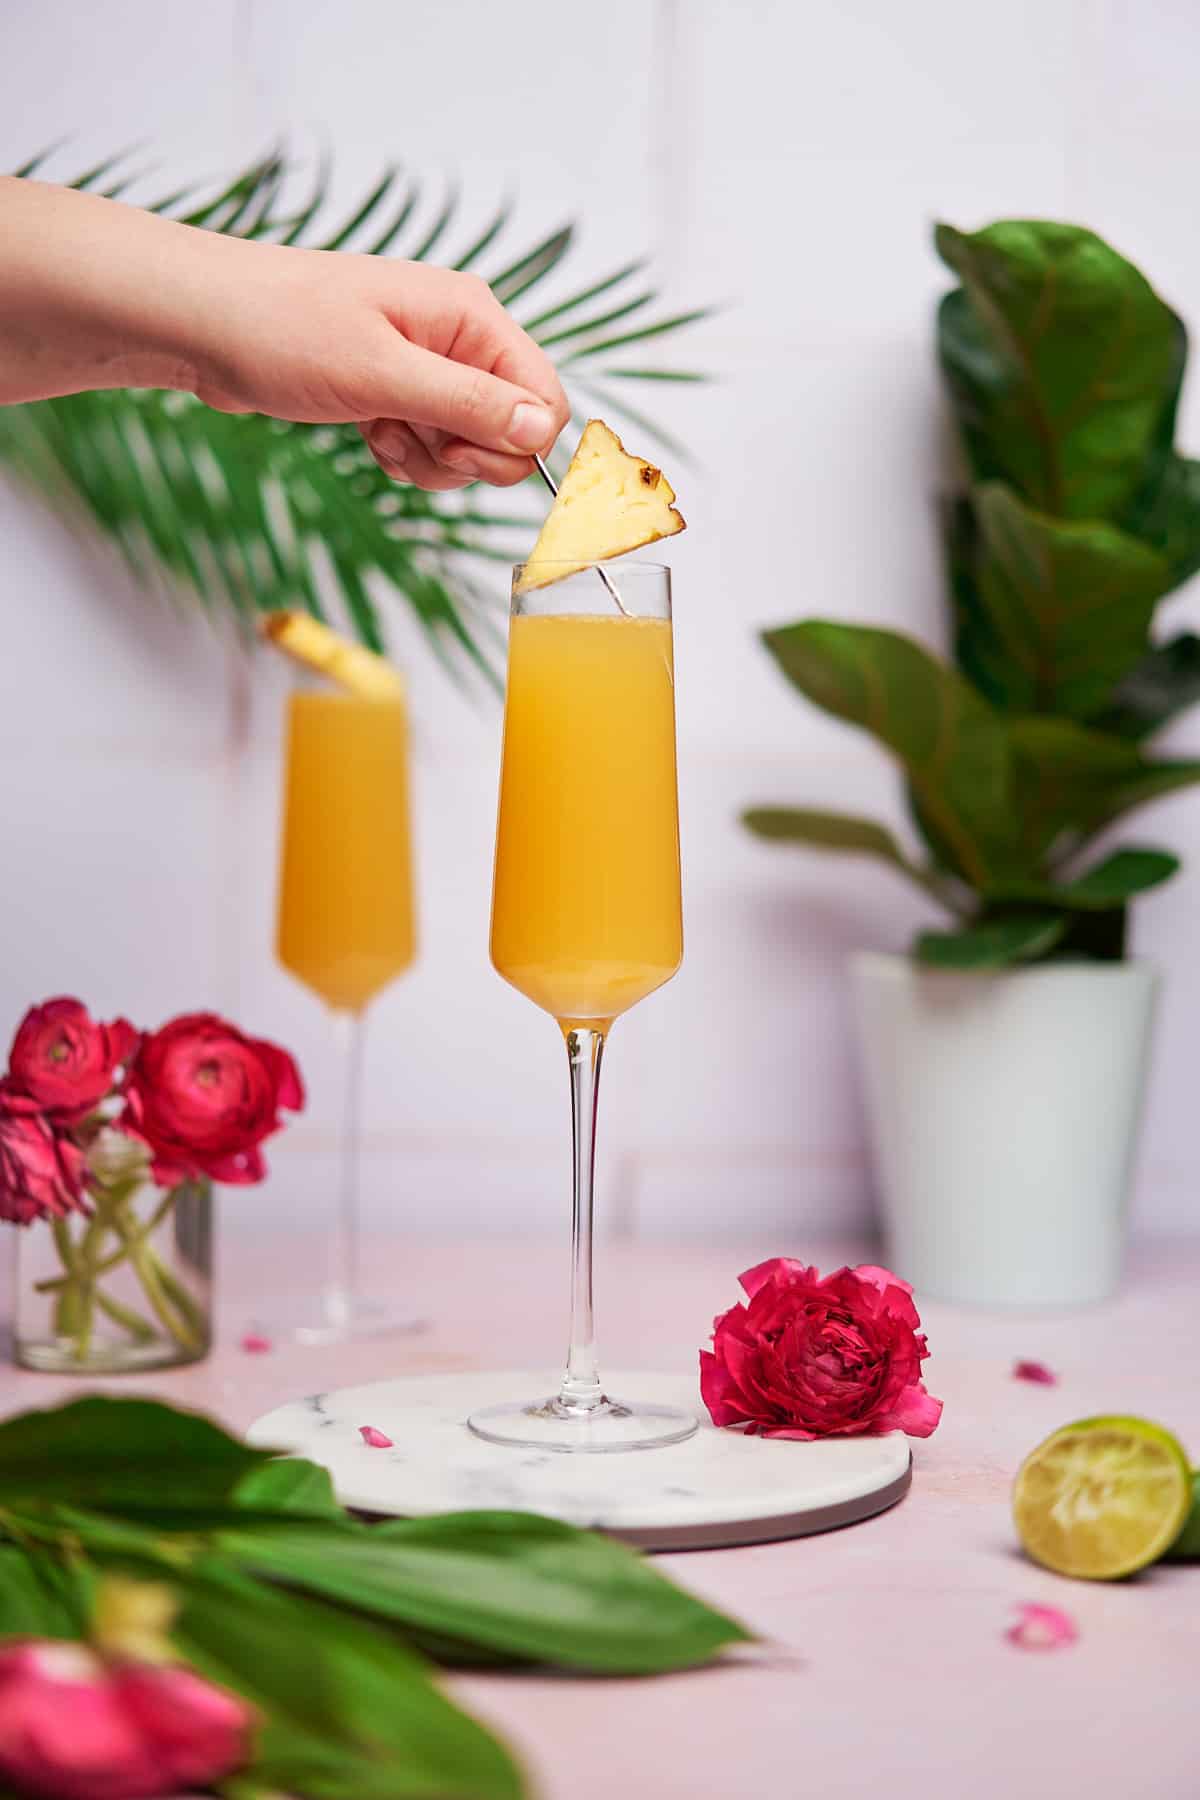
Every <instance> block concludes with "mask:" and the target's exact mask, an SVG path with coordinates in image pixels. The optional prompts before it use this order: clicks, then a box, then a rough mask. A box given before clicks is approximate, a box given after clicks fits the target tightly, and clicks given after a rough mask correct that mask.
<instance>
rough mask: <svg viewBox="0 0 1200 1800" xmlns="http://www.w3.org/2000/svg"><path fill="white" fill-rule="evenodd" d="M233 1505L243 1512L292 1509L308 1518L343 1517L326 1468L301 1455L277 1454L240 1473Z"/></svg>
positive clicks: (343, 1518) (279, 1511)
mask: <svg viewBox="0 0 1200 1800" xmlns="http://www.w3.org/2000/svg"><path fill="white" fill-rule="evenodd" d="M232 1498H233V1504H234V1506H236V1507H238V1508H241V1509H244V1510H245V1511H247V1512H262V1513H288V1514H291V1513H296V1514H299V1515H301V1516H302V1517H304V1518H308V1519H337V1520H338V1521H339V1522H340V1521H343V1520H345V1518H346V1514H345V1512H344V1511H343V1509H342V1507H341V1506H340V1505H339V1504H338V1501H337V1499H336V1498H335V1496H334V1492H333V1482H332V1481H331V1480H330V1478H329V1471H328V1469H322V1468H321V1467H320V1465H319V1464H317V1463H312V1462H307V1461H305V1459H304V1458H303V1457H301V1456H281V1457H278V1458H276V1460H275V1461H274V1462H267V1463H262V1464H261V1465H260V1466H259V1467H258V1468H256V1469H251V1471H250V1473H249V1474H248V1475H245V1476H243V1478H242V1480H241V1481H239V1482H238V1484H237V1487H236V1488H235V1489H234V1492H233V1496H232Z"/></svg>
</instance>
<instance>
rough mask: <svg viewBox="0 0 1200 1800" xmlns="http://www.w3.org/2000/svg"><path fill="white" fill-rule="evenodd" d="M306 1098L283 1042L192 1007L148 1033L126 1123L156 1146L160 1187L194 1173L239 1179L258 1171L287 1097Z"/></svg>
mask: <svg viewBox="0 0 1200 1800" xmlns="http://www.w3.org/2000/svg"><path fill="white" fill-rule="evenodd" d="M303 1105H304V1088H303V1085H302V1083H301V1080H300V1072H299V1070H298V1069H297V1067H296V1065H295V1063H294V1062H293V1061H292V1059H291V1057H290V1056H289V1055H288V1054H287V1053H286V1051H284V1050H280V1049H279V1048H278V1047H277V1046H276V1045H275V1044H268V1043H267V1042H266V1041H265V1040H264V1039H262V1038H250V1037H246V1036H245V1035H244V1034H243V1033H242V1032H240V1031H239V1030H238V1029H237V1027H236V1025H230V1024H227V1023H226V1021H225V1020H224V1019H219V1018H218V1017H217V1016H216V1014H215V1013H187V1014H185V1015H183V1016H182V1017H181V1018H178V1019H172V1020H171V1021H170V1023H169V1024H167V1025H164V1026H163V1028H162V1030H161V1031H155V1032H152V1033H151V1034H150V1035H149V1036H148V1037H144V1038H143V1039H142V1041H141V1044H140V1045H139V1046H138V1052H137V1055H136V1056H135V1057H134V1059H133V1062H132V1064H131V1065H130V1069H129V1073H128V1076H127V1077H126V1081H125V1111H124V1112H123V1113H122V1115H121V1119H120V1124H121V1128H122V1130H124V1131H127V1132H128V1133H129V1134H130V1136H131V1137H136V1138H140V1139H141V1140H142V1142H143V1143H145V1144H148V1145H149V1146H150V1151H151V1154H152V1157H153V1173H154V1178H155V1180H156V1181H157V1182H158V1183H159V1185H160V1186H161V1187H174V1186H175V1184H176V1183H177V1182H179V1181H183V1180H186V1179H187V1178H188V1177H190V1176H196V1175H209V1176H211V1177H212V1178H213V1179H214V1180H215V1181H227V1182H232V1183H235V1184H237V1183H245V1182H252V1181H261V1180H262V1178H263V1176H264V1175H265V1174H266V1172H267V1171H266V1164H265V1163H264V1162H263V1159H262V1153H261V1151H260V1150H259V1147H258V1146H259V1144H260V1143H261V1142H262V1140H263V1138H265V1137H269V1136H270V1134H271V1133H272V1132H273V1131H278V1130H279V1127H280V1126H281V1125H282V1123H283V1121H282V1119H281V1118H280V1117H279V1109H280V1107H281V1106H285V1107H288V1108H289V1109H290V1110H292V1111H299V1109H300V1108H301V1107H302V1106H303Z"/></svg>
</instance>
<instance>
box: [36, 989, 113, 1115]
mask: <svg viewBox="0 0 1200 1800" xmlns="http://www.w3.org/2000/svg"><path fill="white" fill-rule="evenodd" d="M136 1043H137V1032H136V1031H135V1030H134V1028H133V1026H132V1025H131V1024H130V1023H129V1022H128V1020H127V1019H114V1020H113V1021H112V1023H111V1024H110V1025H101V1024H100V1023H99V1022H98V1021H97V1020H95V1019H93V1018H92V1016H91V1014H90V1013H89V1012H88V1009H87V1007H86V1006H84V1004H83V1002H82V1001H80V1000H72V999H71V998H70V997H69V996H66V995H64V996H62V997H60V998H59V999H57V1000H46V1001H44V1002H43V1003H42V1005H41V1006H31V1007H30V1009H29V1011H28V1012H27V1013H26V1014H25V1017H24V1018H23V1019H22V1020H21V1023H20V1025H19V1026H18V1027H17V1035H16V1037H15V1038H14V1039H13V1044H12V1049H11V1050H10V1051H9V1053H8V1077H7V1079H6V1080H5V1081H4V1083H3V1092H4V1095H5V1097H6V1100H7V1104H8V1106H9V1108H10V1110H12V1111H14V1112H44V1113H46V1114H48V1115H49V1116H50V1117H51V1118H53V1119H58V1120H60V1121H61V1122H62V1123H64V1124H71V1123H73V1122H74V1121H75V1120H77V1119H82V1118H83V1117H84V1115H85V1114H87V1113H89V1112H91V1110H92V1108H93V1107H94V1106H96V1105H98V1104H99V1102H100V1101H101V1100H103V1099H104V1096H105V1095H106V1094H108V1093H110V1092H111V1090H112V1088H113V1085H114V1083H115V1081H116V1076H117V1070H118V1068H119V1067H120V1066H121V1064H122V1063H125V1062H127V1061H128V1059H129V1057H130V1055H131V1054H132V1051H133V1047H134V1045H135V1044H136Z"/></svg>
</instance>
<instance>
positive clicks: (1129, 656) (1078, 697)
mask: <svg viewBox="0 0 1200 1800" xmlns="http://www.w3.org/2000/svg"><path fill="white" fill-rule="evenodd" d="M975 512H976V517H977V518H978V521H979V527H980V537H979V546H978V561H977V567H976V591H977V593H978V596H979V602H980V606H981V608H982V610H983V611H984V612H985V613H986V614H987V617H988V621H989V624H990V627H991V630H990V633H989V638H990V641H991V643H992V644H994V645H995V647H996V650H997V651H998V652H999V653H1000V655H999V656H997V655H996V652H995V651H993V653H992V666H993V667H995V666H996V664H997V662H999V661H1000V658H1001V657H1002V666H1003V687H1004V696H1005V703H1006V706H1007V708H1008V709H1009V710H1011V711H1014V712H1036V713H1054V714H1058V715H1060V716H1065V717H1067V718H1076V719H1086V718H1088V717H1090V716H1091V715H1092V714H1093V713H1095V712H1097V711H1099V709H1100V708H1101V707H1102V706H1104V705H1105V703H1106V702H1107V701H1108V700H1109V698H1110V696H1111V694H1112V690H1113V688H1114V686H1115V685H1116V683H1117V682H1118V681H1119V680H1120V679H1121V677H1122V676H1123V675H1126V674H1127V673H1128V672H1129V670H1130V669H1132V668H1133V667H1134V666H1135V664H1136V663H1137V662H1138V661H1139V659H1140V658H1141V656H1142V654H1143V653H1144V651H1145V648H1146V644H1147V639H1148V632H1149V627H1150V618H1151V614H1152V613H1153V611H1154V603H1155V601H1156V600H1157V599H1158V598H1159V596H1160V595H1162V594H1163V593H1165V592H1166V590H1167V588H1168V587H1169V585H1170V571H1169V569H1168V567H1167V565H1166V563H1165V562H1164V561H1163V559H1162V558H1161V557H1160V556H1158V555H1156V554H1155V552H1154V551H1152V550H1148V549H1147V548H1146V547H1145V545H1143V544H1140V543H1138V541H1137V539H1136V538H1131V537H1129V536H1127V535H1126V534H1125V533H1124V532H1121V531H1118V530H1117V529H1116V528H1115V526H1112V525H1108V524H1105V523H1104V521H1103V520H1094V519H1089V520H1080V521H1072V522H1068V523H1063V522H1062V521H1059V520H1056V519H1050V518H1047V517H1046V516H1045V515H1043V514H1041V513H1036V512H1033V511H1031V510H1030V508H1028V507H1027V506H1025V505H1023V504H1022V502H1021V501H1020V500H1018V499H1017V497H1016V495H1015V494H1014V493H1013V492H1012V490H1011V488H1007V487H1005V486H1003V485H1002V484H1001V483H999V482H989V483H985V484H984V486H982V487H981V488H978V489H977V490H976V493H975ZM967 655H968V658H969V657H970V652H969V651H968V652H967ZM980 660H982V656H981V657H980Z"/></svg>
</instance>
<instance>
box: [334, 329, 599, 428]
mask: <svg viewBox="0 0 1200 1800" xmlns="http://www.w3.org/2000/svg"><path fill="white" fill-rule="evenodd" d="M379 389H380V391H379V395H378V400H377V401H376V400H375V399H372V402H371V408H370V410H371V412H372V413H373V414H374V415H375V416H377V417H379V418H389V419H403V420H405V421H406V422H407V423H409V424H412V425H431V426H433V427H434V429H435V430H437V431H444V432H446V433H447V434H448V435H449V436H450V437H455V438H462V439H465V440H466V442H467V443H469V444H478V445H480V446H481V447H482V448H483V449H486V450H501V451H505V450H506V451H515V452H517V453H519V454H522V455H526V456H527V455H528V454H529V453H530V452H531V451H533V450H548V449H549V448H550V446H551V444H552V443H553V442H554V440H555V438H556V437H557V436H558V434H559V432H560V431H561V429H562V427H563V424H564V423H565V420H564V419H560V418H558V417H557V416H556V413H555V412H554V411H553V410H552V409H551V408H550V407H549V406H547V405H546V403H545V401H544V400H542V399H540V398H539V396H538V395H537V394H533V393H530V392H529V390H528V389H527V388H522V387H516V386H515V385H514V384H513V383H512V382H511V381H503V380H502V379H501V378H500V376H498V375H490V374H489V373H488V372H487V370H486V369H476V368H473V367H472V366H471V365H470V364H469V363H460V362H454V361H452V360H451V358H450V357H448V356H438V355H437V354H436V353H435V352H434V351H432V350H424V349H422V348H421V346H420V345H419V344H412V343H407V342H404V341H401V342H400V343H399V344H398V345H397V346H396V353H395V355H394V357H393V359H392V363H391V367H390V368H389V371H388V378H387V379H386V380H385V381H381V382H380V383H379Z"/></svg>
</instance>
